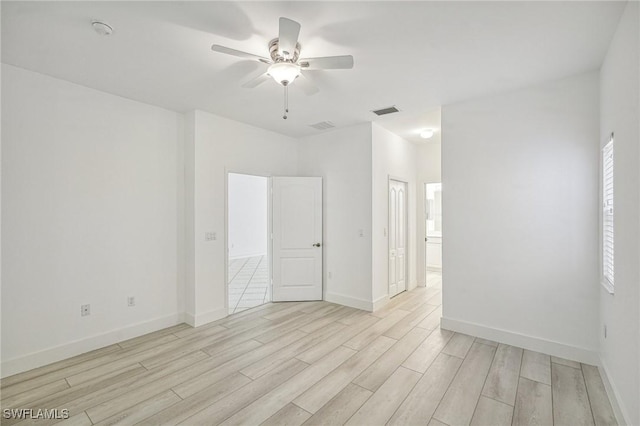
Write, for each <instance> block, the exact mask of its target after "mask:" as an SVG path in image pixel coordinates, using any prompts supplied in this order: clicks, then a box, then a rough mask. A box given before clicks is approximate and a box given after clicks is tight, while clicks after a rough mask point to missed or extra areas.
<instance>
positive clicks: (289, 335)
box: [0, 274, 616, 426]
mask: <svg viewBox="0 0 640 426" xmlns="http://www.w3.org/2000/svg"><path fill="white" fill-rule="evenodd" d="M440 300H441V296H440V278H439V275H437V274H434V275H430V281H429V286H428V287H427V288H418V289H415V290H413V291H411V292H405V293H402V294H400V295H398V296H397V297H395V298H393V299H392V300H391V301H390V302H389V304H388V305H386V306H385V307H384V308H383V309H381V310H379V311H378V312H375V313H367V312H363V311H359V310H356V309H353V308H348V307H344V306H339V305H335V304H331V303H327V302H306V303H304V302H300V303H271V304H266V305H262V306H259V307H256V308H253V309H250V310H246V311H243V312H241V313H237V314H234V315H232V316H229V317H228V318H225V319H222V320H220V321H216V322H214V323H211V324H207V325H206V326H203V327H199V328H197V329H193V328H191V327H189V326H187V325H184V324H181V325H178V326H175V327H170V328H167V329H165V330H160V331H157V332H155V333H151V334H148V335H145V336H141V337H138V338H135V339H131V340H128V341H125V342H121V343H119V344H117V345H111V346H109V347H106V348H102V349H98V350H96V351H93V352H90V353H87V354H83V355H80V356H77V357H74V358H70V359H67V360H64V361H60V362H57V363H55V364H51V365H48V366H44V367H41V368H38V369H35V370H31V371H28V372H25V373H21V374H18V375H15V376H12V377H8V378H5V379H3V380H2V381H1V382H0V385H1V392H2V393H1V402H2V404H1V405H2V408H3V409H33V410H34V412H35V410H38V409H49V410H51V409H58V410H62V409H67V410H69V414H70V418H69V419H68V420H63V421H61V420H55V419H50V420H43V419H39V420H34V419H15V418H10V419H5V418H3V419H2V424H3V425H5V424H6V425H30V424H38V425H44V424H54V423H56V422H59V423H61V424H65V425H67V424H68V425H74V424H77V425H94V424H99V425H116V424H118V425H132V424H144V425H159V424H163V425H176V424H184V425H213V424H225V425H240V424H243V425H301V424H305V425H342V424H349V425H367V426H369V425H387V424H388V425H418V424H421V425H427V424H429V425H445V426H454V425H485V426H487V425H491V426H494V425H503V424H504V425H511V424H513V425H552V424H555V425H598V426H599V425H615V424H616V420H615V417H614V415H613V411H612V409H611V405H610V403H609V400H608V399H607V395H606V392H605V390H604V386H603V383H602V379H601V377H600V374H599V372H598V369H597V368H596V367H593V366H588V365H583V364H580V363H577V362H574V361H569V360H564V359H560V358H555V357H550V356H549V355H545V354H540V353H536V352H531V351H527V350H523V349H520V348H516V347H512V346H508V345H503V344H498V343H496V342H491V341H487V340H484V339H479V338H474V337H472V336H467V335H464V334H459V333H453V332H450V331H446V330H441V329H440V328H439V319H440V315H441V309H440Z"/></svg>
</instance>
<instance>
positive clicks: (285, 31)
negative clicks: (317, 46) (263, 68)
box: [278, 18, 300, 58]
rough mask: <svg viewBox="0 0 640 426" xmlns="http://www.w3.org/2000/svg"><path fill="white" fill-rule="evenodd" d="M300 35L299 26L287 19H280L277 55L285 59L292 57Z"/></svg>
mask: <svg viewBox="0 0 640 426" xmlns="http://www.w3.org/2000/svg"><path fill="white" fill-rule="evenodd" d="M299 35H300V24H299V23H297V22H296V21H292V20H291V19H287V18H280V34H279V35H278V53H279V54H280V55H282V56H283V57H285V58H291V57H293V54H294V53H295V51H296V44H298V36H299Z"/></svg>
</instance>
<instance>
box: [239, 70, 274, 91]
mask: <svg viewBox="0 0 640 426" xmlns="http://www.w3.org/2000/svg"><path fill="white" fill-rule="evenodd" d="M270 78H271V76H270V75H269V74H267V73H266V72H265V73H264V74H260V75H259V76H257V77H256V78H252V79H251V80H249V81H247V82H246V83H244V84H243V85H242V87H244V88H245V89H253V88H254V87H257V86H259V85H261V84H262V83H264V82H265V81H267V80H269V79H270Z"/></svg>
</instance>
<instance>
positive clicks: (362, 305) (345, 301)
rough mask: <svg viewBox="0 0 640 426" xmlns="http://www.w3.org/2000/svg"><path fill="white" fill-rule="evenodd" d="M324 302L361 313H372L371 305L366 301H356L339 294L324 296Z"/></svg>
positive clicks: (356, 299)
mask: <svg viewBox="0 0 640 426" xmlns="http://www.w3.org/2000/svg"><path fill="white" fill-rule="evenodd" d="M324 300H326V301H327V302H331V303H337V304H338V305H344V306H349V307H351V308H356V309H362V310H363V311H369V312H373V303H371V302H370V301H368V300H364V299H358V298H355V297H351V296H347V295H344V294H339V293H329V292H327V293H326V294H325V295H324Z"/></svg>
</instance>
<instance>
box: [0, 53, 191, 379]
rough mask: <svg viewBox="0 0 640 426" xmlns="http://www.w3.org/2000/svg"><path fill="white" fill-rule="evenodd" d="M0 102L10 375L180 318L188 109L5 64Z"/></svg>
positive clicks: (5, 362)
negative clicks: (132, 302) (85, 308)
mask: <svg viewBox="0 0 640 426" xmlns="http://www.w3.org/2000/svg"><path fill="white" fill-rule="evenodd" d="M2 103H3V107H4V108H3V109H2V151H3V152H2V198H3V203H2V254H3V256H2V273H3V276H2V296H3V297H2V370H3V371H2V374H3V375H5V376H6V375H9V374H12V373H14V372H16V371H20V370H24V369H28V368H32V367H35V366H37V365H40V364H43V363H47V362H52V361H54V360H57V359H62V358H65V357H67V356H70V355H75V354H77V353H79V352H83V351H87V350H90V349H94V348H97V347H101V346H105V345H107V344H110V343H113V342H116V341H120V340H123V339H125V338H128V337H132V336H133V335H138V334H142V333H145V332H148V331H151V330H153V329H156V328H160V327H165V326H168V325H172V324H175V323H176V322H178V321H179V320H181V315H180V312H181V308H180V306H179V300H178V295H177V289H176V281H177V280H178V278H179V277H178V276H179V274H180V272H179V270H178V264H177V254H176V252H177V247H178V241H177V239H178V231H177V229H178V213H177V207H176V206H177V198H178V188H177V181H178V179H177V174H178V168H177V155H178V154H177V151H178V145H179V142H178V141H179V135H181V134H182V127H181V116H180V115H179V114H176V113H174V112H170V111H167V110H164V109H161V108H157V107H153V106H149V105H145V104H141V103H138V102H133V101H130V100H127V99H123V98H120V97H117V96H113V95H109V94H106V93H102V92H99V91H96V90H92V89H88V88H85V87H82V86H78V85H75V84H71V83H68V82H65V81H61V80H57V79H54V78H51V77H47V76H44V75H41V74H37V73H33V72H30V71H25V70H22V69H19V68H15V67H12V66H9V65H2ZM127 296H135V298H136V306H135V307H127ZM82 304H91V315H90V316H87V317H81V316H80V305H82Z"/></svg>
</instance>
